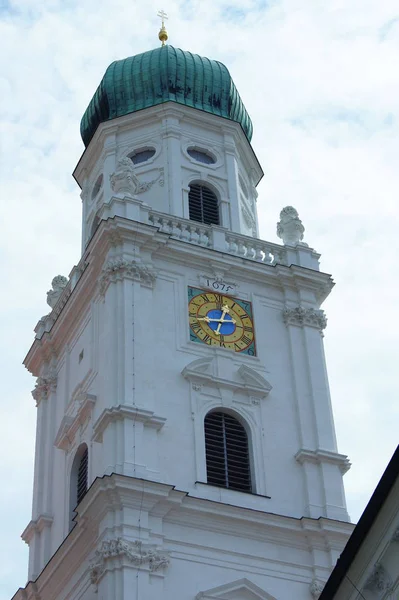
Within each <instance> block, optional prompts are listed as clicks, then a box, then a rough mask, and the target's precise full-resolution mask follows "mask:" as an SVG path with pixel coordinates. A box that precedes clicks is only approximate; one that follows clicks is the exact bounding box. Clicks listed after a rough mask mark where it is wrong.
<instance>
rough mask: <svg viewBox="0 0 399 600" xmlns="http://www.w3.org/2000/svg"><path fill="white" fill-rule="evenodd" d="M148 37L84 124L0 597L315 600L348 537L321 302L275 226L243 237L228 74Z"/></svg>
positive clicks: (248, 151)
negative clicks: (14, 586) (16, 568)
mask: <svg viewBox="0 0 399 600" xmlns="http://www.w3.org/2000/svg"><path fill="white" fill-rule="evenodd" d="M164 16H165V15H164ZM162 32H163V33H162ZM161 33H162V39H161V38H160V39H161V41H162V42H163V45H162V46H161V47H159V48H157V49H155V50H151V51H149V52H145V53H143V54H140V55H136V56H133V57H129V58H126V59H124V60H120V61H116V62H114V63H112V64H111V65H110V66H109V67H108V69H107V70H106V72H105V75H104V77H103V79H102V81H101V82H100V85H99V87H98V89H97V91H96V92H95V94H94V96H93V98H92V100H91V101H90V103H89V106H88V107H87V109H86V111H85V114H84V115H83V118H82V122H81V135H82V139H83V142H84V144H85V151H84V153H83V155H82V157H81V159H80V160H79V163H78V165H77V167H76V169H75V171H74V177H75V179H76V181H77V183H78V184H79V186H80V188H81V190H82V193H81V198H82V207H83V209H82V249H81V258H80V260H79V262H78V264H77V266H75V267H74V268H73V269H72V271H71V273H70V275H69V278H65V277H61V276H58V277H56V278H54V280H53V282H52V290H51V291H50V292H49V293H48V303H49V305H50V308H51V311H50V313H49V314H48V315H46V316H44V317H43V318H42V319H40V321H39V323H38V324H37V326H36V328H35V339H34V343H33V345H32V347H31V349H30V350H29V352H28V354H27V356H26V359H25V365H26V367H27V368H28V369H29V371H30V372H31V373H32V374H33V375H34V376H35V377H36V378H37V380H36V386H35V389H34V391H33V396H34V398H35V400H36V403H37V411H38V416H37V434H36V458H35V478H34V490H33V509H32V520H31V522H30V523H29V525H28V526H27V528H26V529H25V531H24V533H23V539H24V540H25V542H26V543H27V544H29V550H30V559H29V582H28V584H27V586H26V587H25V588H24V589H21V590H19V591H18V592H17V594H16V596H15V598H16V599H18V600H28V599H30V598H36V599H37V598H39V599H40V600H56V599H57V600H58V599H64V598H68V599H69V600H75V598H76V599H78V598H79V599H84V600H94V598H98V600H108V599H109V600H111V599H112V600H123V599H125V598H126V599H127V598H129V599H133V600H139V599H140V600H141V599H143V598H145V599H148V600H150V599H152V598H157V599H160V598H164V599H165V600H167V599H169V598H170V599H171V600H172V598H173V599H174V598H176V595H179V596H181V597H182V598H185V599H187V600H188V599H193V600H194V599H195V598H198V599H199V598H215V599H216V598H221V599H227V598H234V599H236V600H253V599H254V598H262V599H265V600H266V599H269V600H273V599H274V600H284V599H288V598H296V599H297V600H302V599H311V598H318V594H319V593H320V592H321V589H322V587H323V582H324V581H326V580H327V578H328V575H329V573H330V571H331V570H332V568H333V566H334V565H335V562H336V560H337V557H338V556H339V554H340V552H341V551H342V549H343V547H344V545H345V543H346V540H347V538H348V537H349V535H350V533H351V531H352V525H351V524H350V523H349V518H348V515H347V511H346V504H345V496H344V490H343V482H342V476H343V474H344V473H345V471H346V470H347V469H348V468H349V466H350V465H349V461H348V459H347V457H346V456H345V455H342V454H340V453H338V450H337V446H336V439H335V433H334V423H333V416H332V410H331V402H330V396H329V387H328V380H327V373H326V365H325V359H324V351H323V331H324V329H325V327H326V317H325V315H324V312H323V311H322V309H321V308H320V306H321V304H322V302H323V301H324V299H325V298H326V297H327V295H328V294H329V292H330V290H331V288H332V286H333V283H332V280H331V277H330V276H329V275H327V274H325V273H323V272H322V271H321V270H320V268H319V258H320V256H319V254H318V253H317V252H316V251H315V250H314V249H312V248H311V247H310V246H308V244H306V243H304V242H303V241H302V240H303V237H304V227H303V224H302V222H301V220H300V219H299V215H298V213H297V211H296V210H295V209H294V208H293V207H285V208H284V209H283V210H282V211H281V214H280V220H279V223H278V227H277V233H278V236H279V237H280V238H281V240H282V243H281V244H276V243H273V242H268V241H264V240H261V239H260V238H259V230H258V221H257V212H256V203H257V192H256V186H257V184H258V182H259V180H260V179H261V177H262V175H263V173H262V169H261V167H260V165H259V163H258V160H257V158H256V155H255V153H254V150H253V148H252V146H251V136H252V123H251V120H250V118H249V115H248V113H247V111H246V109H245V106H244V104H243V102H242V100H241V98H240V96H239V94H238V91H237V89H236V87H235V85H234V82H233V80H232V78H231V75H230V73H229V72H228V70H227V68H226V67H225V66H224V65H223V64H221V63H219V62H217V61H214V60H209V59H208V58H202V57H200V56H198V55H195V54H192V53H190V52H186V51H182V50H179V49H176V48H173V47H172V46H170V45H166V44H165V41H166V39H167V35H166V37H165V34H166V31H165V28H164V24H163V29H161ZM161 33H160V35H161Z"/></svg>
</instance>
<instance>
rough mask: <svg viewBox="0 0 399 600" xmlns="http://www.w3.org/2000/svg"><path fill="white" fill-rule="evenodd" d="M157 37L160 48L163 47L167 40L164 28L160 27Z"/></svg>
mask: <svg viewBox="0 0 399 600" xmlns="http://www.w3.org/2000/svg"><path fill="white" fill-rule="evenodd" d="M158 37H159V41H160V42H162V46H164V45H165V42H166V40H167V39H168V32H167V31H166V29H165V27H161V29H160V31H159V33H158Z"/></svg>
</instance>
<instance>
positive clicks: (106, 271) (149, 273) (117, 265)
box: [99, 257, 156, 295]
mask: <svg viewBox="0 0 399 600" xmlns="http://www.w3.org/2000/svg"><path fill="white" fill-rule="evenodd" d="M124 278H127V279H133V280H135V281H139V282H140V283H141V285H144V286H145V287H151V288H152V287H153V286H154V282H155V279H156V273H155V271H154V269H153V268H152V266H149V265H144V264H143V263H141V262H139V261H136V260H125V259H124V258H121V257H119V258H114V259H110V260H108V261H107V262H106V263H105V265H104V267H103V269H102V271H101V275H100V278H99V284H100V294H101V295H104V294H105V291H106V289H107V287H108V285H109V284H110V283H112V282H115V281H121V280H122V279H124Z"/></svg>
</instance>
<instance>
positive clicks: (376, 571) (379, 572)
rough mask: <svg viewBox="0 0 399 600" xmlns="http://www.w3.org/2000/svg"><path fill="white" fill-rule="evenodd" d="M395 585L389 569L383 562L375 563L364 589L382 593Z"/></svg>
mask: <svg viewBox="0 0 399 600" xmlns="http://www.w3.org/2000/svg"><path fill="white" fill-rule="evenodd" d="M392 585H393V581H392V579H391V576H390V575H389V573H388V571H387V570H386V569H385V568H384V567H383V566H382V564H381V563H378V562H377V563H375V565H374V567H373V570H372V572H371V574H370V576H369V578H368V579H367V581H366V583H365V586H364V589H366V590H370V591H372V592H377V593H378V594H381V593H382V592H386V591H387V590H389V589H390V588H391V587H392Z"/></svg>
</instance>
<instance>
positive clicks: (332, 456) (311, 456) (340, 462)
mask: <svg viewBox="0 0 399 600" xmlns="http://www.w3.org/2000/svg"><path fill="white" fill-rule="evenodd" d="M295 460H296V461H297V462H299V464H301V465H303V464H304V463H306V462H310V463H313V464H317V465H319V464H322V463H330V464H333V465H337V466H338V467H339V468H340V471H341V473H342V474H345V473H346V472H347V471H349V469H350V468H351V463H350V461H349V459H348V457H347V456H346V455H345V454H338V452H330V451H329V450H321V449H318V450H309V449H307V448H301V449H300V450H298V452H297V453H296V454H295Z"/></svg>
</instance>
